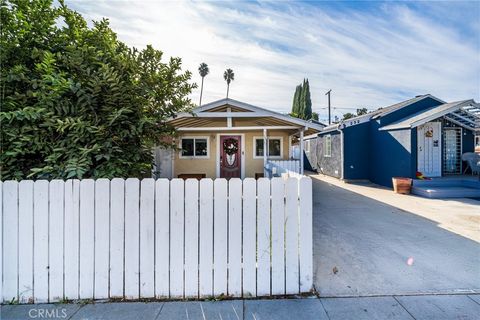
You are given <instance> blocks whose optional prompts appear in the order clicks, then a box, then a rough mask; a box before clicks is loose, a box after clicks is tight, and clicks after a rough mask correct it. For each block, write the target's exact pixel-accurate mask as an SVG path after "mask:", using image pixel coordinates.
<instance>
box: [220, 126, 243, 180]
mask: <svg viewBox="0 0 480 320" xmlns="http://www.w3.org/2000/svg"><path fill="white" fill-rule="evenodd" d="M221 136H240V137H241V138H242V139H241V141H240V179H245V133H236V132H229V133H217V138H216V139H217V148H216V149H217V150H216V156H215V163H216V164H215V167H216V170H215V171H216V175H217V178H220V137H221Z"/></svg>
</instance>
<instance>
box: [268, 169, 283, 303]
mask: <svg viewBox="0 0 480 320" xmlns="http://www.w3.org/2000/svg"><path fill="white" fill-rule="evenodd" d="M271 223H272V294H273V295H277V294H285V247H284V243H285V180H284V179H282V178H273V179H272V216H271Z"/></svg>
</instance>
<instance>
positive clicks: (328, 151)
mask: <svg viewBox="0 0 480 320" xmlns="http://www.w3.org/2000/svg"><path fill="white" fill-rule="evenodd" d="M323 155H324V156H325V157H331V156H332V136H331V135H326V136H324V137H323Z"/></svg>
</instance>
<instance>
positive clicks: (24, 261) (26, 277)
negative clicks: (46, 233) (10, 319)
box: [18, 180, 33, 303]
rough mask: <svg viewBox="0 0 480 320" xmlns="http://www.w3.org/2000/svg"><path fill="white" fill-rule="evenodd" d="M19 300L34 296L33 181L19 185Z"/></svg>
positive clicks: (24, 181) (26, 299) (25, 300)
mask: <svg viewBox="0 0 480 320" xmlns="http://www.w3.org/2000/svg"><path fill="white" fill-rule="evenodd" d="M18 198H19V199H22V201H19V202H18V296H19V297H18V299H19V302H20V303H27V302H28V300H29V297H32V296H33V181H31V180H23V181H20V183H19V184H18Z"/></svg>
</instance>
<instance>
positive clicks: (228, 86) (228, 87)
mask: <svg viewBox="0 0 480 320" xmlns="http://www.w3.org/2000/svg"><path fill="white" fill-rule="evenodd" d="M229 89H230V85H229V84H227V99H228V90H229Z"/></svg>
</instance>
